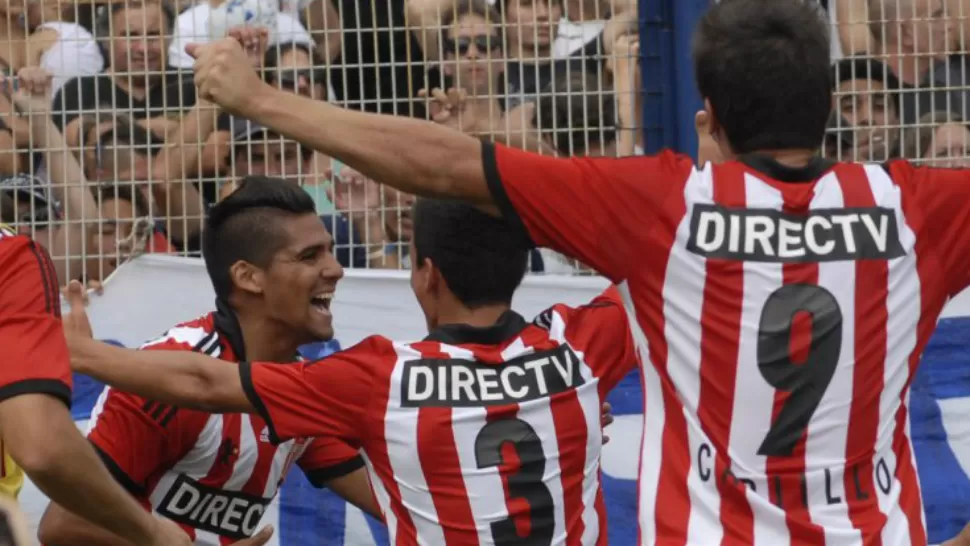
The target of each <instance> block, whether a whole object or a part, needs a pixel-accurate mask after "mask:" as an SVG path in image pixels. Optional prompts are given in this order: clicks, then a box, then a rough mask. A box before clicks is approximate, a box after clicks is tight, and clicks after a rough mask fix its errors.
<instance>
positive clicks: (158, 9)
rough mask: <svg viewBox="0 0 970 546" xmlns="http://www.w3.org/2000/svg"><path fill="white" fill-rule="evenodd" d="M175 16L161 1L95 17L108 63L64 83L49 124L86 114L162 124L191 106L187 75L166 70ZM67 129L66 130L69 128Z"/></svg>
mask: <svg viewBox="0 0 970 546" xmlns="http://www.w3.org/2000/svg"><path fill="white" fill-rule="evenodd" d="M174 17H175V12H174V10H173V9H172V7H171V6H170V5H169V4H168V3H167V2H165V1H158V0H145V1H144V2H140V3H117V4H112V5H110V6H109V7H108V8H106V9H105V11H104V12H103V13H102V14H101V15H100V16H99V17H98V20H97V23H96V25H97V28H96V30H95V34H96V35H97V36H98V39H99V41H100V43H101V45H102V46H103V50H104V51H105V52H106V57H107V58H108V59H109V61H110V62H109V64H108V67H107V68H106V69H105V71H104V72H103V73H101V74H98V75H96V76H83V77H80V78H75V79H73V80H71V81H69V82H67V83H65V84H64V87H63V88H62V89H61V90H60V92H58V93H57V96H56V97H55V99H54V110H55V114H54V121H55V123H57V124H58V126H59V127H61V128H64V127H65V126H69V125H70V124H71V123H75V122H76V120H77V118H78V116H80V115H82V114H86V113H91V114H96V115H103V114H104V113H105V106H108V107H110V108H111V110H112V112H113V113H123V114H127V115H129V116H131V117H133V118H135V119H143V118H156V117H162V118H163V123H162V125H161V127H163V128H164V130H163V131H162V133H166V132H167V129H168V128H170V127H171V126H172V125H174V124H172V125H170V124H168V123H167V122H165V120H164V118H169V117H171V116H172V115H176V114H178V113H180V112H181V111H182V109H183V108H187V107H191V106H192V105H193V104H195V97H196V92H195V85H194V83H193V81H192V76H191V73H188V72H186V73H177V72H170V71H168V69H167V63H166V55H167V52H166V49H167V47H168V39H167V38H166V36H167V35H170V34H171V31H172V24H173V22H174ZM69 131H70V129H69Z"/></svg>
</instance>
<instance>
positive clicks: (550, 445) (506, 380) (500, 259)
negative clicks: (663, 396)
mask: <svg viewBox="0 0 970 546" xmlns="http://www.w3.org/2000/svg"><path fill="white" fill-rule="evenodd" d="M413 221H414V236H413V239H412V242H411V245H412V246H411V256H412V257H413V260H414V261H413V263H414V264H415V265H414V267H413V268H412V270H411V286H412V288H413V290H414V293H415V295H416V296H417V299H418V303H419V304H420V306H421V309H422V310H423V312H424V315H425V317H426V320H427V323H428V327H429V329H430V330H431V333H430V334H429V335H428V337H426V338H425V339H424V340H422V341H418V342H412V343H405V342H394V341H391V340H389V339H386V338H383V337H379V336H373V337H370V338H367V339H365V340H364V341H362V342H361V343H359V344H358V345H356V346H354V347H352V348H350V349H347V350H345V351H342V352H339V353H336V354H334V355H332V356H330V357H327V358H325V359H323V360H319V361H316V362H311V363H307V364H299V363H298V364H290V365H286V366H281V365H278V364H265V363H255V362H254V363H250V362H242V363H240V364H239V366H230V365H228V364H226V363H224V362H220V361H218V360H215V359H212V358H210V357H207V356H205V355H202V354H197V353H196V354H193V353H188V352H186V353H182V354H176V353H161V352H156V351H151V352H149V351H130V350H126V349H121V348H118V347H112V346H109V345H105V344H102V343H98V342H95V341H93V340H91V339H90V338H85V337H83V336H81V337H79V336H76V335H71V336H69V338H70V339H73V340H74V346H73V347H72V351H75V353H74V356H75V357H76V363H77V367H76V369H77V371H79V372H81V373H87V374H89V375H92V376H94V377H97V378H99V379H101V380H104V381H106V382H108V383H109V384H114V385H115V386H117V387H118V388H121V389H125V390H130V391H132V392H138V393H140V394H142V395H144V396H147V397H149V398H151V399H154V400H160V401H166V402H169V403H172V404H179V405H185V406H191V407H201V408H204V409H207V410H209V411H245V412H258V413H259V415H261V416H262V417H263V419H265V422H266V423H267V426H268V427H269V436H270V438H271V439H273V440H274V441H287V440H290V439H292V438H300V437H307V436H318V437H331V438H337V439H340V440H342V441H344V442H347V443H349V444H351V445H354V446H360V447H361V448H362V449H363V451H364V453H365V454H366V457H367V460H368V461H369V464H368V467H367V470H368V471H369V473H370V476H371V478H372V479H371V483H372V484H373V486H374V490H375V493H376V496H377V500H378V502H379V503H380V504H381V509H382V512H383V515H384V518H385V520H386V522H387V526H388V530H389V532H390V534H391V537H392V542H393V543H394V544H453V545H466V544H485V543H487V544H492V543H497V544H508V543H513V542H514V543H521V542H522V541H525V542H528V543H530V544H567V542H566V540H567V537H569V540H570V542H569V544H573V543H576V544H583V545H598V546H603V545H605V544H606V537H607V534H606V519H605V516H606V514H605V508H604V504H603V496H602V491H601V489H600V484H599V458H600V447H601V438H602V430H601V423H600V405H601V401H602V400H603V399H604V398H605V395H606V392H607V391H608V390H609V389H610V388H612V387H613V386H614V385H616V383H617V382H618V381H619V380H620V379H621V378H622V377H623V376H624V375H625V374H626V373H627V372H628V371H630V370H632V369H633V367H634V366H635V362H636V356H635V355H634V354H633V350H634V345H633V340H632V338H631V337H630V330H629V328H628V326H627V320H626V313H625V311H624V309H623V306H622V304H621V303H620V302H619V297H618V294H617V293H616V289H615V288H614V289H611V290H609V291H607V292H606V293H605V294H604V295H603V296H601V297H599V298H597V299H596V300H594V301H593V302H592V303H590V304H589V305H587V306H584V307H580V308H569V307H566V306H564V305H557V306H555V307H552V308H550V309H549V310H547V311H545V312H544V313H542V314H541V315H540V316H539V317H538V318H537V319H536V320H535V321H534V322H533V323H529V322H526V320H525V319H523V318H522V317H521V316H520V315H518V314H516V313H515V312H513V311H512V310H511V309H510V305H511V301H512V295H513V293H514V292H515V290H516V288H517V287H518V285H519V283H520V282H521V281H522V278H523V276H524V275H525V270H526V263H527V259H528V251H527V250H526V249H524V248H523V247H521V246H520V245H518V244H517V242H516V241H515V240H514V238H513V237H511V235H512V233H510V232H509V230H508V227H507V226H506V225H505V223H503V222H502V221H501V220H498V219H496V218H493V217H491V216H489V215H487V214H485V213H482V212H480V211H478V210H476V209H474V208H472V207H470V206H468V205H464V204H460V203H454V202H444V201H430V200H420V201H419V202H418V203H417V204H416V205H415V213H414V216H413ZM74 312H81V311H80V310H77V311H75V310H72V313H74ZM255 356H256V355H252V356H251V358H252V357H255ZM510 541H511V542H510Z"/></svg>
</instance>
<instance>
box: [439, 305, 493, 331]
mask: <svg viewBox="0 0 970 546" xmlns="http://www.w3.org/2000/svg"><path fill="white" fill-rule="evenodd" d="M509 309H510V307H509V306H508V305H505V304H495V305H488V306H485V307H476V308H475V309H468V308H466V307H463V306H457V305H456V306H455V307H453V308H451V309H443V310H442V311H441V312H440V313H439V315H438V325H439V326H441V325H445V324H467V325H468V326H474V327H476V328H487V327H489V326H492V325H494V324H495V323H496V322H498V319H499V317H501V316H502V314H503V313H505V312H506V311H508V310H509Z"/></svg>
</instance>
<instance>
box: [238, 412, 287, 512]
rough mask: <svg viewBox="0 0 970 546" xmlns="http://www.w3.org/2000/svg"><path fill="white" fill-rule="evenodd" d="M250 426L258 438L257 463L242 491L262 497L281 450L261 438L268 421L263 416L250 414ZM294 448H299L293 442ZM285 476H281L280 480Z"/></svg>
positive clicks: (256, 448) (255, 437) (256, 447)
mask: <svg viewBox="0 0 970 546" xmlns="http://www.w3.org/2000/svg"><path fill="white" fill-rule="evenodd" d="M249 426H250V428H251V429H252V434H253V438H254V439H255V440H256V446H255V448H254V449H255V450H256V452H257V454H258V455H257V456H256V464H254V465H253V469H252V474H250V475H249V480H247V481H246V485H244V486H243V488H242V491H243V492H244V493H248V494H250V495H256V496H257V497H262V496H263V492H264V491H266V482H267V481H269V473H270V471H271V470H272V468H273V459H274V458H276V452H277V451H279V446H275V445H273V444H272V443H271V442H263V441H261V440H260V436H261V435H262V433H263V429H265V428H266V421H263V419H262V418H260V417H259V416H257V415H250V416H249ZM293 449H298V448H297V446H296V445H295V444H293ZM285 477H286V476H280V477H279V480H280V482H282V480H283V479H284V478H285Z"/></svg>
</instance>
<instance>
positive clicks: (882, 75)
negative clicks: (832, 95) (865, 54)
mask: <svg viewBox="0 0 970 546" xmlns="http://www.w3.org/2000/svg"><path fill="white" fill-rule="evenodd" d="M851 80H872V81H877V82H882V84H883V85H885V86H886V89H892V90H896V89H900V88H901V87H902V85H901V84H900V82H899V78H897V77H896V75H895V74H893V71H892V70H890V68H889V67H888V66H886V65H885V63H883V62H881V61H877V60H876V59H869V58H862V57H848V58H845V59H842V60H841V61H839V62H837V63H835V64H833V65H832V86H833V87H838V86H839V84H841V83H843V82H847V81H851Z"/></svg>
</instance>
